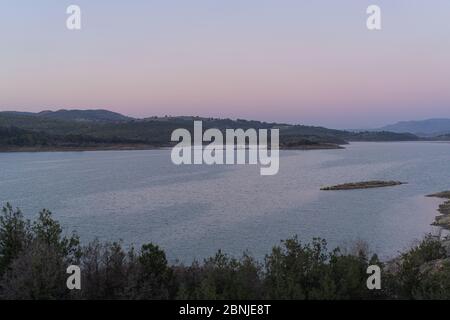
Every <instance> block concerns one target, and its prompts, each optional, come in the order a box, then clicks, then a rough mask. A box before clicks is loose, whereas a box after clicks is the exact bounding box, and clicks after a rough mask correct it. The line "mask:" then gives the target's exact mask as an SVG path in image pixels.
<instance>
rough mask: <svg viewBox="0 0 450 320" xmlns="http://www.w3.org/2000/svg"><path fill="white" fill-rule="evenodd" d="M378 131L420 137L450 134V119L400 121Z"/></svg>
mask: <svg viewBox="0 0 450 320" xmlns="http://www.w3.org/2000/svg"><path fill="white" fill-rule="evenodd" d="M379 130H384V131H390V132H397V133H404V132H407V133H412V134H415V135H417V136H421V137H433V136H439V135H445V134H450V119H427V120H421V121H401V122H397V123H395V124H391V125H388V126H385V127H382V128H380V129H379Z"/></svg>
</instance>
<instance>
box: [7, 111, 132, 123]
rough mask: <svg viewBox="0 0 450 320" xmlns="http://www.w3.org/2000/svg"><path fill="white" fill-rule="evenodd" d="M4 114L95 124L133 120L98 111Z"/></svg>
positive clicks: (15, 112) (14, 112)
mask: <svg viewBox="0 0 450 320" xmlns="http://www.w3.org/2000/svg"><path fill="white" fill-rule="evenodd" d="M2 113H3V114H11V115H25V116H35V117H42V118H48V119H59V120H68V121H93V122H123V121H130V120H133V118H131V117H127V116H124V115H122V114H120V113H117V112H112V111H109V110H103V109H97V110H65V109H61V110H58V111H48V110H45V111H41V112H37V113H33V112H18V111H4V112H2Z"/></svg>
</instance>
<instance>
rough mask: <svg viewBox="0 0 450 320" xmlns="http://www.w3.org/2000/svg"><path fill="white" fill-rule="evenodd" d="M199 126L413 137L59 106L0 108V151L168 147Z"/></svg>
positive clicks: (285, 141) (345, 138)
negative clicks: (175, 135) (176, 133)
mask: <svg viewBox="0 0 450 320" xmlns="http://www.w3.org/2000/svg"><path fill="white" fill-rule="evenodd" d="M194 120H202V121H203V128H204V129H208V128H217V129H219V130H222V131H224V130H225V129H236V128H242V129H244V130H246V129H249V128H255V129H271V128H278V129H279V130H280V146H281V147H282V148H294V149H295V148H298V149H320V148H338V147H339V146H340V145H344V144H346V143H347V142H349V141H415V140H418V139H419V138H418V137H417V136H416V135H414V134H410V133H396V132H387V131H382V132H376V131H364V132H350V131H344V130H335V129H328V128H323V127H314V126H304V125H290V124H284V123H268V122H261V121H252V120H242V119H237V120H232V119H215V118H201V117H193V116H180V117H151V118H145V119H136V118H131V117H127V116H124V115H121V114H119V113H115V112H111V111H108V110H58V111H42V112H38V113H31V112H16V111H4V112H0V150H22V149H26V150H28V149H32V150H35V149H36V150H41V149H52V150H53V149H74V148H75V149H100V148H102V149H118V148H136V149H142V148H147V147H162V146H171V145H173V144H174V142H172V141H170V137H171V133H172V132H173V130H175V129H177V128H185V129H187V130H189V131H191V132H192V131H193V121H194Z"/></svg>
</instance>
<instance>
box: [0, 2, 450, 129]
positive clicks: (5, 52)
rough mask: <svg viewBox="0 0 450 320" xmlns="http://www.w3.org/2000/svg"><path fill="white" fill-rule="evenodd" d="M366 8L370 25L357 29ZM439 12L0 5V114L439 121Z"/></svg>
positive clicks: (331, 5)
mask: <svg viewBox="0 0 450 320" xmlns="http://www.w3.org/2000/svg"><path fill="white" fill-rule="evenodd" d="M71 4H76V5H78V6H80V8H81V13H82V16H81V21H82V29H81V30H79V31H70V30H68V29H67V28H66V19H67V17H68V15H67V14H66V8H67V7H68V6H69V5H71ZM371 4H376V5H378V6H380V8H381V14H382V16H381V18H382V30H380V31H369V30H368V29H367V27H366V19H367V14H366V9H367V7H368V6H369V5H371ZM449 17H450V1H448V0H371V1H366V0H341V1H329V0H189V1H186V0H157V1H155V0H142V1H137V0H130V1H116V0H71V1H66V0H58V1H56V0H40V1H36V0H0V111H2V110H19V111H40V110H47V109H50V110H56V109H61V108H66V109H75V108H77V109H92V108H104V109H108V110H112V111H117V112H120V113H123V114H126V115H130V116H135V117H148V116H155V115H156V116H163V115H173V116H176V115H199V116H211V117H221V118H225V117H229V118H246V119H256V120H265V121H278V122H288V123H302V124H310V125H323V126H327V127H333V128H373V127H378V126H382V125H385V124H389V123H393V122H396V121H399V120H417V119H425V118H438V117H449V118H450V58H449V57H450V18H449Z"/></svg>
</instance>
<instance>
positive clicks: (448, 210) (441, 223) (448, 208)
mask: <svg viewBox="0 0 450 320" xmlns="http://www.w3.org/2000/svg"><path fill="white" fill-rule="evenodd" d="M427 197H433V198H442V199H447V201H445V202H444V203H442V204H441V205H439V209H438V211H439V213H440V214H441V215H440V216H437V217H436V218H435V221H434V222H433V223H432V225H434V226H438V227H442V228H444V229H450V191H443V192H439V193H434V194H430V195H427Z"/></svg>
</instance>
